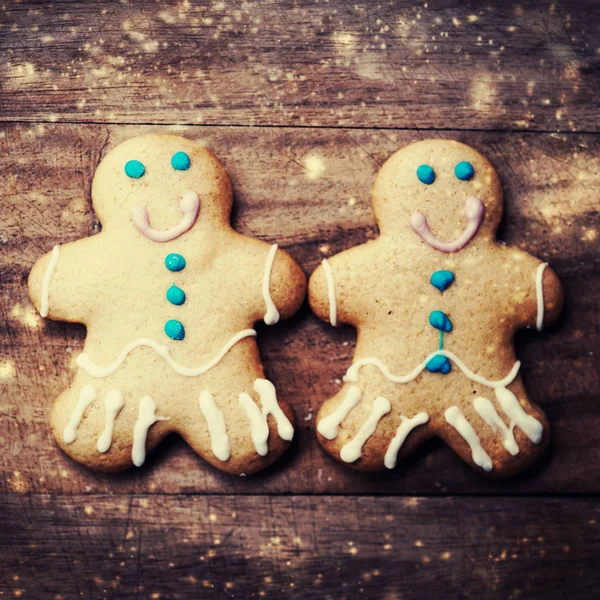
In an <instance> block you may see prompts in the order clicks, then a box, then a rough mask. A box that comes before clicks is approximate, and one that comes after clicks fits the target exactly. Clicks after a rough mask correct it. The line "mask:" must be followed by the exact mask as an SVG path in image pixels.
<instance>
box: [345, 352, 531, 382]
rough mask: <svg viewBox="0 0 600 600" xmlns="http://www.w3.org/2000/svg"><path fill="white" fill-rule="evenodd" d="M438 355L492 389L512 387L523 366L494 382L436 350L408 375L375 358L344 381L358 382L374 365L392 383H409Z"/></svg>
mask: <svg viewBox="0 0 600 600" xmlns="http://www.w3.org/2000/svg"><path fill="white" fill-rule="evenodd" d="M438 354H440V355H442V356H445V357H446V358H449V359H450V360H451V361H452V362H454V364H456V366H457V367H458V368H459V369H460V370H461V371H462V372H463V373H464V374H465V375H466V376H467V377H468V378H469V379H472V380H473V381H475V382H476V383H480V384H481V385H485V386H486V387H489V388H492V389H496V388H501V387H506V386H507V385H510V384H511V383H512V382H513V381H514V379H515V377H516V376H517V373H518V372H519V367H520V366H521V363H520V362H519V361H516V362H515V364H514V365H513V367H512V369H511V370H510V372H509V374H508V375H507V376H506V377H504V379H499V380H498V381H492V380H490V379H486V378H485V377H482V376H481V375H477V373H473V371H471V369H469V367H467V365H465V363H464V362H463V361H462V360H461V359H460V358H458V356H456V354H454V353H453V352H450V351H448V350H436V351H435V352H432V353H431V354H430V355H429V356H428V357H427V358H426V359H425V360H424V361H423V362H422V363H421V364H420V365H418V366H416V367H415V368H414V369H413V370H412V371H411V372H410V373H409V374H408V375H394V374H393V373H392V372H391V371H390V370H389V369H388V368H387V366H386V365H385V363H384V362H383V361H381V360H380V359H379V358H375V357H373V356H370V357H367V358H361V359H360V360H358V361H357V362H355V363H354V364H353V365H352V366H351V367H350V368H349V369H348V370H347V371H346V374H345V375H344V381H352V382H356V381H358V371H359V370H360V369H361V368H362V367H364V366H366V365H373V366H374V367H377V368H378V369H379V370H380V371H381V372H382V373H383V375H384V376H385V377H386V378H387V379H389V380H390V381H391V382H393V383H409V382H411V381H413V380H415V379H416V378H417V377H418V376H419V375H420V374H421V372H422V371H423V370H424V369H425V367H426V365H427V363H428V362H429V361H430V360H431V359H432V358H433V357H434V356H436V355H438Z"/></svg>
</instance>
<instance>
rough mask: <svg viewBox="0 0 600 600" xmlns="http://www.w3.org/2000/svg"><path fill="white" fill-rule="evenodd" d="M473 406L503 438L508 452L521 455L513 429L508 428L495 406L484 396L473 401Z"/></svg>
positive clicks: (503, 443)
mask: <svg viewBox="0 0 600 600" xmlns="http://www.w3.org/2000/svg"><path fill="white" fill-rule="evenodd" d="M473 406H474V408H475V410H476V411H477V413H478V414H479V416H480V417H481V418H482V419H483V420H484V421H485V422H486V423H487V424H488V425H489V426H490V427H491V428H492V430H493V431H494V432H495V433H499V434H500V436H501V437H502V445H503V446H504V448H505V449H506V451H507V452H509V453H510V454H512V455H513V456H516V455H517V454H519V446H518V445H517V442H516V440H515V436H514V434H513V432H512V429H510V428H509V427H507V426H506V424H505V423H504V421H503V420H502V418H501V417H500V415H499V414H498V413H497V411H496V409H495V408H494V405H493V404H492V403H491V402H490V401H489V400H488V399H487V398H483V397H482V396H478V397H477V398H475V400H473Z"/></svg>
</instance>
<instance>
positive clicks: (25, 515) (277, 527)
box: [0, 494, 600, 600]
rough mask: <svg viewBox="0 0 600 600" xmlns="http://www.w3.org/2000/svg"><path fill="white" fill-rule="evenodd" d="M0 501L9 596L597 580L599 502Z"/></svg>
mask: <svg viewBox="0 0 600 600" xmlns="http://www.w3.org/2000/svg"><path fill="white" fill-rule="evenodd" d="M0 502H1V510H0V515H2V516H1V517H0V519H1V523H2V531H3V544H2V548H1V550H0V564H1V565H2V568H3V571H4V576H3V577H1V578H0V594H1V593H3V594H4V595H6V596H7V597H8V596H10V597H17V596H20V595H21V594H22V596H23V597H24V598H28V597H29V598H56V597H61V598H66V599H68V598H75V597H80V596H83V597H85V598H113V597H114V598H117V597H118V598H120V599H123V600H126V599H129V598H139V597H142V598H177V597H181V598H188V597H196V598H198V597H201V598H241V597H261V596H265V597H271V598H274V597H278V598H281V597H290V598H309V597H318V598H335V599H336V600H337V599H340V600H342V599H345V598H363V597H364V598H381V597H385V598H424V597H429V598H440V599H441V598H464V599H473V600H476V599H479V598H518V597H522V598H542V597H543V598H548V599H552V598H566V597H573V598H577V599H578V600H583V599H587V598H597V587H598V585H599V584H600V571H599V570H598V568H597V565H596V562H597V560H596V559H597V550H598V545H599V544H600V529H599V527H598V522H599V521H598V517H599V515H598V503H597V501H596V500H595V499H584V498H581V499H561V500H557V499H545V498H487V499H485V498H418V497H416V498H406V499H401V498H391V497H379V498H365V497H363V498H359V497H354V498H348V497H345V498H340V497H331V496H326V497H323V498H318V499H317V498H307V497H293V496H292V497H268V496H258V497H239V496H205V497H198V496H149V495H141V496H131V497H129V498H115V497H113V496H92V497H89V496H75V497H72V498H71V497H66V498H64V497H63V498H61V497H53V496H47V495H41V496H40V495H35V494H34V495H28V496H26V497H24V498H17V497H14V496H8V497H4V498H3V499H2V500H1V501H0ZM425 590H426V592H425Z"/></svg>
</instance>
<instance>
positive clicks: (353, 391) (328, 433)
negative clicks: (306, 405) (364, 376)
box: [317, 385, 362, 440]
mask: <svg viewBox="0 0 600 600" xmlns="http://www.w3.org/2000/svg"><path fill="white" fill-rule="evenodd" d="M361 396H362V392H361V391H360V388H359V387H357V386H355V385H353V386H352V387H350V388H348V391H347V392H346V395H345V396H344V399H343V400H342V403H341V404H340V405H339V406H338V407H337V408H336V409H335V410H334V411H333V412H332V413H331V414H330V415H327V416H326V417H325V418H324V419H321V420H320V421H319V424H318V425H317V431H318V432H319V433H320V434H321V435H322V436H323V437H324V438H325V439H327V440H333V439H335V438H336V437H337V434H338V431H339V427H340V425H341V423H342V421H343V420H344V419H345V418H346V417H347V416H348V414H349V413H350V411H351V410H352V409H353V408H354V407H355V406H356V405H357V404H358V403H359V401H360V398H361Z"/></svg>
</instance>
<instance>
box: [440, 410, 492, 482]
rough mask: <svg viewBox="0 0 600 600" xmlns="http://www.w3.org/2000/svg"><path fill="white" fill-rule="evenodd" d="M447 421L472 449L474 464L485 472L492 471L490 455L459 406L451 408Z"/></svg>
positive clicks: (446, 415)
mask: <svg viewBox="0 0 600 600" xmlns="http://www.w3.org/2000/svg"><path fill="white" fill-rule="evenodd" d="M445 417H446V421H448V423H450V425H452V427H454V429H456V431H458V433H459V434H460V435H461V436H462V437H463V439H464V440H465V441H466V442H467V444H469V447H470V448H471V455H472V457H473V462H474V463H475V464H476V465H477V466H479V467H481V468H482V469H483V470H484V471H488V472H489V471H491V470H492V468H493V463H492V459H491V458H490V457H489V456H488V453H487V452H486V451H485V450H484V449H483V446H482V445H481V441H480V439H479V436H478V435H477V433H476V432H475V430H474V429H473V426H472V425H471V423H469V421H467V419H465V416H464V415H463V414H462V412H461V411H460V408H458V406H451V407H450V408H449V409H448V410H446V413H445Z"/></svg>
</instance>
